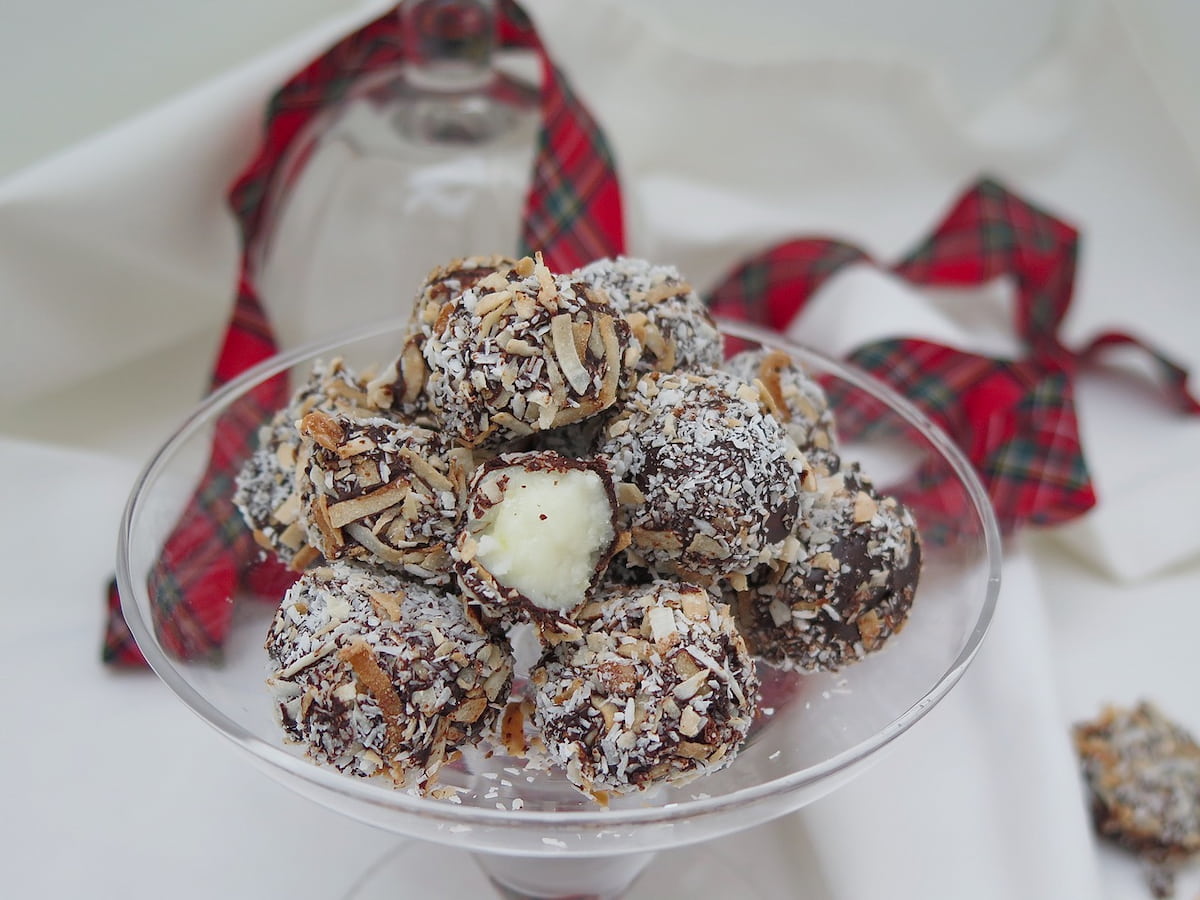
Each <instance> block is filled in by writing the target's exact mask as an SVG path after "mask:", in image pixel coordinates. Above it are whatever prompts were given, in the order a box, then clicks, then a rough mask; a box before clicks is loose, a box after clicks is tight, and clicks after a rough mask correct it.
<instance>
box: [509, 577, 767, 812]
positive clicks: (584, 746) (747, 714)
mask: <svg viewBox="0 0 1200 900" xmlns="http://www.w3.org/2000/svg"><path fill="white" fill-rule="evenodd" d="M578 621H579V622H580V624H581V626H582V627H583V636H582V637H581V638H580V639H579V640H576V641H564V642H561V643H559V644H557V645H556V646H554V647H553V648H551V649H549V650H547V651H546V653H545V654H544V655H543V657H542V659H541V660H540V662H539V663H538V664H537V666H535V668H534V669H533V671H532V673H531V675H530V680H531V683H532V684H533V686H534V691H535V694H534V711H533V716H534V722H535V724H536V726H537V727H538V729H539V730H540V731H541V734H542V740H543V743H544V744H545V747H546V751H547V753H548V754H549V755H550V757H551V758H552V759H553V760H554V761H555V762H557V763H558V764H559V765H560V766H562V768H563V769H564V771H565V772H566V775H567V778H568V779H569V780H570V782H571V783H572V784H573V785H575V786H576V787H577V788H579V789H580V790H581V791H583V792H585V793H587V794H590V795H592V796H594V797H596V799H598V800H600V801H601V802H604V799H605V793H606V792H613V793H618V794H620V793H627V792H630V791H633V790H645V789H646V788H649V787H651V786H653V785H657V784H682V783H684V782H686V781H689V780H691V779H693V778H695V777H697V776H699V775H704V774H707V773H710V772H714V771H716V770H718V769H720V768H722V767H723V766H725V765H727V764H728V763H729V762H730V761H732V759H733V758H734V756H735V754H736V753H737V750H738V748H739V747H740V746H741V744H742V742H743V741H744V740H745V737H746V734H747V732H748V730H749V728H750V722H751V720H752V719H753V717H754V711H755V706H756V703H757V692H758V681H757V679H756V677H755V674H754V664H753V662H752V660H751V658H750V656H749V654H748V653H747V651H746V646H745V644H744V642H743V641H742V638H741V637H740V636H739V634H738V632H737V629H736V628H735V627H734V623H733V618H732V616H731V615H730V613H729V609H728V607H726V606H725V605H724V604H717V603H714V602H712V600H711V599H710V597H709V595H708V594H707V593H706V592H705V590H704V589H702V588H700V587H697V586H695V585H689V584H673V583H668V582H663V581H659V582H656V583H654V584H652V585H649V586H646V587H636V588H627V589H625V590H622V591H618V592H616V593H613V594H611V595H608V596H605V597H604V598H602V600H600V601H598V602H594V603H591V604H589V605H588V606H587V607H585V608H584V610H582V611H581V613H580V615H579V616H578Z"/></svg>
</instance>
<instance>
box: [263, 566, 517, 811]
mask: <svg viewBox="0 0 1200 900" xmlns="http://www.w3.org/2000/svg"><path fill="white" fill-rule="evenodd" d="M266 649H267V653H268V655H269V656H270V659H271V664H272V667H273V672H272V674H271V676H270V677H269V678H268V680H267V684H268V687H269V689H270V691H271V693H272V695H273V697H274V699H275V703H276V712H277V714H278V717H279V719H280V722H281V723H282V725H283V728H284V731H285V732H286V734H287V736H288V737H289V738H290V739H291V740H293V741H296V742H299V743H301V744H303V745H304V746H305V748H306V749H307V751H308V754H309V755H310V756H311V757H312V758H313V759H315V760H317V761H318V762H322V763H327V764H329V765H331V766H333V767H335V768H337V769H339V770H340V771H342V772H346V773H349V774H352V775H359V776H373V775H384V776H386V777H388V778H390V779H391V780H392V781H393V782H394V783H395V784H396V785H397V786H401V787H404V786H409V787H415V788H417V789H418V790H425V789H426V788H427V787H429V786H430V785H431V784H432V783H433V782H434V780H435V779H436V778H437V774H438V770H439V769H440V768H441V766H442V765H443V764H444V763H446V762H448V761H449V760H451V759H453V758H454V757H455V756H456V755H457V753H458V751H459V749H460V748H461V747H464V746H466V745H469V744H473V743H475V742H477V741H478V740H480V739H481V738H482V737H483V736H484V735H490V733H491V730H492V729H493V728H494V726H495V723H496V721H497V718H498V716H499V715H500V712H501V710H502V709H503V708H504V705H505V703H506V701H507V700H508V694H509V689H510V687H511V683H512V657H511V654H510V652H509V650H508V648H507V647H506V646H505V645H504V644H503V643H501V642H499V641H498V640H496V639H495V638H493V637H490V636H488V635H486V634H484V633H483V632H482V631H481V630H480V629H479V628H478V627H476V626H475V625H474V624H473V623H471V622H470V621H469V620H468V619H467V617H466V615H465V613H464V611H463V608H462V604H461V603H460V602H459V600H458V598H456V597H454V596H451V595H449V594H447V593H445V592H444V591H441V590H438V589H436V588H431V587H429V586H427V585H425V584H423V583H421V582H417V581H412V580H408V579H404V578H401V577H397V576H394V575H389V574H386V573H384V572H382V571H381V570H379V569H375V568H371V567H368V566H364V565H361V564H359V563H352V562H335V563H331V564H329V565H325V566H319V567H317V568H314V569H310V570H309V571H308V572H306V573H304V575H302V576H301V578H300V580H299V581H297V582H296V584H295V585H293V586H292V588H291V589H290V590H289V591H288V592H287V595H286V596H285V597H284V598H283V602H282V604H281V605H280V607H279V610H278V612H277V613H276V615H275V619H274V621H273V622H272V624H271V629H270V632H269V634H268V637H267V642H266Z"/></svg>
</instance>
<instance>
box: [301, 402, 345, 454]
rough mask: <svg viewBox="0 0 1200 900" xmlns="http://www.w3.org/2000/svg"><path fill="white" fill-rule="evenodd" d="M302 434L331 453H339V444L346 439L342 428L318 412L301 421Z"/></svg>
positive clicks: (315, 411)
mask: <svg viewBox="0 0 1200 900" xmlns="http://www.w3.org/2000/svg"><path fill="white" fill-rule="evenodd" d="M300 433H301V434H303V435H307V436H309V437H311V438H312V439H313V440H314V441H315V442H316V443H317V444H319V445H321V446H322V447H324V448H325V449H326V450H328V451H329V452H330V453H337V450H338V444H340V443H341V442H342V441H343V440H345V439H346V433H345V432H344V431H343V430H342V426H341V425H339V424H338V423H337V422H335V421H334V420H333V419H332V418H331V417H330V416H327V415H325V413H323V412H320V411H317V410H314V411H313V412H310V413H309V414H308V415H306V416H305V417H304V418H303V419H301V420H300Z"/></svg>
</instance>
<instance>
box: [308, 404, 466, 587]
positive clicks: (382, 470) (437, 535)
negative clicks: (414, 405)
mask: <svg viewBox="0 0 1200 900" xmlns="http://www.w3.org/2000/svg"><path fill="white" fill-rule="evenodd" d="M299 431H300V434H301V435H302V436H303V437H304V438H305V440H304V443H303V445H302V447H301V450H300V464H299V476H298V484H299V491H300V517H301V520H302V521H303V522H304V523H305V525H306V527H307V532H308V539H309V542H310V543H311V544H312V545H313V546H314V547H317V548H318V549H319V550H320V551H321V552H322V553H323V554H324V556H325V558H326V559H331V560H332V559H362V560H369V561H372V562H376V563H379V564H381V565H384V566H387V567H388V568H391V569H402V570H405V571H407V572H409V573H410V574H412V575H415V576H417V577H420V578H423V579H426V580H429V581H447V580H449V577H450V557H449V551H450V547H451V546H452V545H453V543H454V541H455V539H456V537H457V534H458V526H459V522H460V520H461V518H462V513H463V508H464V503H465V499H466V483H467V478H468V473H469V472H470V470H471V468H472V460H471V452H470V451H469V450H467V449H465V448H462V447H457V446H454V445H452V444H450V442H449V441H447V440H446V438H444V437H443V436H442V435H441V434H439V433H437V432H435V431H430V430H428V429H426V428H421V427H419V426H417V425H408V424H403V423H396V422H392V421H389V420H387V419H382V418H378V417H376V418H369V419H358V420H356V419H351V418H349V417H347V416H343V415H340V414H339V415H335V416H328V415H326V414H325V413H323V412H320V411H314V412H311V413H309V414H308V415H307V416H305V417H304V418H303V419H302V420H301V421H300V424H299Z"/></svg>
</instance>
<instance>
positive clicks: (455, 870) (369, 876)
mask: <svg viewBox="0 0 1200 900" xmlns="http://www.w3.org/2000/svg"><path fill="white" fill-rule="evenodd" d="M524 862H525V863H526V864H527V865H528V867H529V868H530V870H535V869H536V867H537V865H538V863H539V860H538V859H526V860H524ZM612 865H613V867H614V868H615V869H618V870H619V869H623V868H625V866H626V865H629V862H628V861H626V860H622V859H620V858H615V859H613V860H612ZM743 868H744V864H739V862H738V860H736V859H733V858H731V857H729V856H728V855H727V854H725V853H723V852H722V850H721V848H720V846H719V845H714V844H712V843H708V844H703V845H694V846H690V847H681V848H678V849H675V850H667V851H664V852H662V853H659V854H658V855H657V856H655V857H654V858H653V859H652V860H651V861H650V863H649V865H647V866H646V868H645V871H643V872H642V873H641V875H640V876H638V877H637V879H636V880H635V881H634V883H633V885H632V886H631V887H630V889H629V890H628V892H627V893H625V894H623V895H622V894H614V895H597V894H587V893H574V894H564V895H560V896H561V897H563V898H564V900H592V898H597V900H603V898H606V897H607V896H611V897H612V898H614V900H615V898H616V897H622V898H624V900H661V898H663V897H763V896H768V895H767V894H764V893H762V891H763V890H764V887H765V886H763V885H759V884H757V883H756V882H755V881H754V880H753V879H752V878H751V877H749V875H748V873H744V872H742V871H741V869H743ZM618 877H619V876H618ZM520 896H522V895H521V894H507V895H506V894H504V893H503V892H502V891H501V890H500V889H498V888H497V887H496V886H495V885H494V884H493V883H492V882H491V881H489V879H488V876H487V875H486V874H484V871H483V869H482V868H480V866H479V864H478V863H477V862H476V861H475V859H474V858H473V856H472V855H471V854H470V853H468V852H467V851H465V850H456V849H453V848H451V847H446V846H443V845H441V844H431V843H426V842H424V841H415V840H414V841H410V842H406V843H405V844H403V845H402V846H401V847H399V848H398V849H396V850H394V851H392V852H390V853H388V854H387V855H385V856H384V857H382V858H381V859H379V860H378V861H377V862H376V863H375V864H374V865H372V866H371V868H370V869H368V870H367V871H366V872H365V873H364V874H363V876H362V877H361V878H360V879H359V880H358V882H356V883H355V884H354V886H353V887H352V888H351V889H350V891H349V893H348V894H347V895H346V897H347V900H409V898H424V897H444V898H447V900H459V898H470V900H488V898H497V900H503V898H505V897H510V898H516V897H520Z"/></svg>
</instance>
